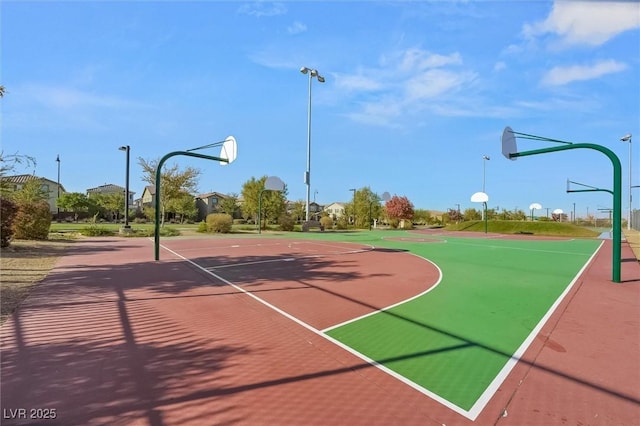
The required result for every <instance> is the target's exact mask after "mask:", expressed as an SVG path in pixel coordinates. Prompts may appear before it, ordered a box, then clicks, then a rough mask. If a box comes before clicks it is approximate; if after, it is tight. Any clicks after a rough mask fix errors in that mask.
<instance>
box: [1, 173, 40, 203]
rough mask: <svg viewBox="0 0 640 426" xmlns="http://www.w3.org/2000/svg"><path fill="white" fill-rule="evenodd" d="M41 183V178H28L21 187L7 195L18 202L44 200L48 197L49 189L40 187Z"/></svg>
mask: <svg viewBox="0 0 640 426" xmlns="http://www.w3.org/2000/svg"><path fill="white" fill-rule="evenodd" d="M43 183H44V180H43V179H37V178H36V179H30V180H28V181H27V182H26V183H25V184H24V186H23V187H22V189H20V190H18V191H15V192H12V193H11V194H10V195H9V197H10V198H12V199H13V200H14V201H15V202H16V203H18V204H33V203H39V202H42V201H44V202H46V201H47V200H48V199H49V191H48V190H46V191H45V190H44V189H42V184H43Z"/></svg>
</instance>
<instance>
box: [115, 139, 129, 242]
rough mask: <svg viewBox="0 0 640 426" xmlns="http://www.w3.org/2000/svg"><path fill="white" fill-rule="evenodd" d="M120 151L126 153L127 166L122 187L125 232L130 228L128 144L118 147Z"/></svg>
mask: <svg viewBox="0 0 640 426" xmlns="http://www.w3.org/2000/svg"><path fill="white" fill-rule="evenodd" d="M118 149H119V150H120V151H125V152H126V153H127V168H126V174H125V189H124V229H125V232H126V230H128V229H129V228H130V226H129V145H125V146H121V147H120V148H118Z"/></svg>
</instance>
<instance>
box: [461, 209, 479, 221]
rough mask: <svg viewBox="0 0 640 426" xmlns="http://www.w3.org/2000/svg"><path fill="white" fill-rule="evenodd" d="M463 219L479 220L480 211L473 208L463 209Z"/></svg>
mask: <svg viewBox="0 0 640 426" xmlns="http://www.w3.org/2000/svg"><path fill="white" fill-rule="evenodd" d="M463 216H464V220H481V219H482V213H481V212H480V211H478V210H476V209H474V208H470V209H466V210H465V211H464V214H463Z"/></svg>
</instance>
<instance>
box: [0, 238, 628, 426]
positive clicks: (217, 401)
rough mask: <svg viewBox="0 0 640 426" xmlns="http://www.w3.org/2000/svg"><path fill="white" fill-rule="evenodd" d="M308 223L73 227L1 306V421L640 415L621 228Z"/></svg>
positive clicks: (511, 420) (455, 420)
mask: <svg viewBox="0 0 640 426" xmlns="http://www.w3.org/2000/svg"><path fill="white" fill-rule="evenodd" d="M293 235H294V234H288V237H287V238H283V236H264V237H261V238H254V237H232V238H220V237H213V238H199V239H182V238H175V239H165V240H164V241H163V242H162V253H161V254H162V256H161V261H159V262H153V261H151V260H150V259H151V254H152V246H153V244H152V242H151V241H149V240H138V239H88V240H82V241H79V242H77V243H76V244H74V246H73V249H72V252H71V254H70V255H69V256H66V257H64V258H62V259H60V263H59V264H58V265H57V267H56V268H55V270H54V271H53V273H52V274H50V275H49V276H48V277H47V279H46V280H45V281H44V282H43V283H41V284H40V285H39V286H38V287H37V289H36V290H35V291H34V292H33V294H32V295H31V296H30V297H29V299H28V300H27V302H26V303H25V304H24V305H23V306H22V307H21V308H20V310H19V311H18V312H17V313H16V314H15V315H14V316H13V317H12V318H11V319H10V320H8V321H7V322H6V323H5V324H4V325H3V326H2V382H1V386H2V389H1V390H2V407H3V410H4V413H3V414H6V415H5V416H3V423H4V424H29V423H38V422H36V421H35V419H29V418H27V419H24V418H19V416H16V415H14V414H15V413H17V411H15V410H17V409H20V408H24V409H27V411H26V412H25V413H26V414H27V415H28V414H29V412H28V409H55V413H56V419H53V420H49V424H106V423H108V424H152V425H163V424H203V423H204V424H305V425H307V424H323V425H326V424H440V425H442V424H448V425H451V424H518V425H520V424H543V423H547V424H548V423H562V422H563V421H568V422H569V423H576V424H577V423H578V422H583V423H584V424H611V423H620V424H634V423H637V422H638V420H640V414H639V413H640V391H639V389H638V386H637V383H638V382H640V368H638V367H640V362H639V360H640V356H639V355H638V351H637V350H636V349H637V348H638V345H639V343H640V335H639V334H638V330H640V324H639V321H638V317H637V312H638V307H640V302H639V300H638V299H639V298H638V295H640V292H639V291H638V290H639V284H640V281H639V280H640V266H639V265H638V263H637V262H635V260H634V261H633V262H632V261H631V260H630V261H625V264H624V267H623V282H622V283H621V284H613V283H611V282H610V281H609V279H610V276H609V275H610V260H611V256H610V251H611V250H610V244H611V242H610V241H608V242H605V243H604V246H603V247H600V246H601V244H603V243H602V242H600V241H597V240H546V241H542V240H532V239H531V238H528V239H527V238H524V239H512V238H504V237H502V236H499V235H487V236H486V238H484V237H483V238H477V235H475V236H476V238H471V237H467V236H464V235H462V236H460V234H456V236H451V235H446V234H442V233H438V232H434V231H430V232H426V233H407V232H369V233H367V232H358V233H344V234H331V233H324V234H322V233H318V234H304V235H302V236H301V235H300V234H295V235H296V237H297V238H296V237H293V238H292V237H291V236H293ZM300 237H304V238H300ZM624 250H625V251H624V253H625V259H626V258H627V257H629V259H631V257H632V254H630V249H629V248H628V247H625V248H624ZM626 250H629V252H628V253H627V252H626ZM8 409H11V410H14V411H6V410H8ZM41 413H42V411H41ZM12 415H13V417H11V416H12ZM9 417H11V418H9ZM563 419H564V420H563ZM42 423H44V422H42Z"/></svg>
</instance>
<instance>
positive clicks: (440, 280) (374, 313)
mask: <svg viewBox="0 0 640 426" xmlns="http://www.w3.org/2000/svg"><path fill="white" fill-rule="evenodd" d="M408 253H409V254H411V255H412V256H416V257H419V258H420V259H423V260H426V261H427V262H429V263H431V264H432V265H433V266H435V267H436V269H437V270H438V280H437V281H436V283H435V284H434V285H432V286H431V287H429V288H428V289H426V290H425V291H423V292H422V293H420V294H416V295H415V296H413V297H410V298H409V299H405V300H402V301H400V302H397V303H394V304H393V305H389V306H385V307H384V308H382V309H378V310H376V311H373V312H369V313H368V314H364V315H361V316H359V317H356V318H352V319H350V320H348V321H344V322H341V323H340V324H336V325H332V326H331V327H327V328H325V329H323V330H322V332H323V333H326V332H328V331H331V330H333V329H335V328H338V327H342V326H343V325H347V324H350V323H352V322H356V321H360V320H361V319H363V318H366V317H370V316H372V315H376V314H379V313H380V312H384V311H388V310H389V309H391V308H395V307H396V306H400V305H402V304H404V303H407V302H410V301H412V300H414V299H417V298H418V297H420V296H424V295H425V294H427V293H429V292H430V291H431V290H433V289H435V288H436V287H437V286H438V285H440V283H441V282H442V270H441V269H440V267H439V266H438V265H436V264H435V263H434V262H432V261H430V260H429V259H427V258H425V257H422V256H418V255H417V254H414V253H410V252H408Z"/></svg>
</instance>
